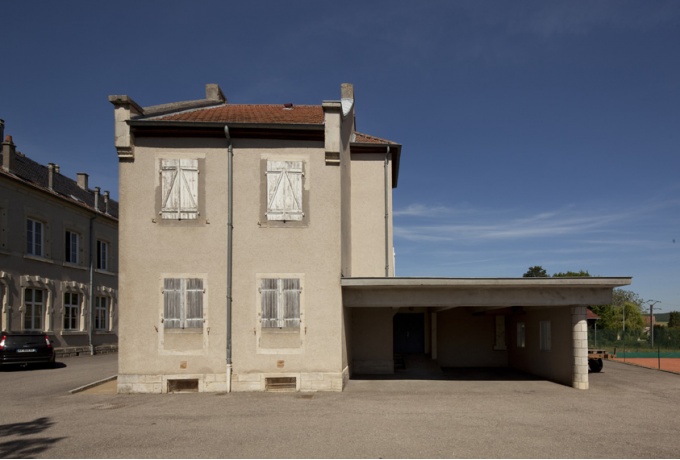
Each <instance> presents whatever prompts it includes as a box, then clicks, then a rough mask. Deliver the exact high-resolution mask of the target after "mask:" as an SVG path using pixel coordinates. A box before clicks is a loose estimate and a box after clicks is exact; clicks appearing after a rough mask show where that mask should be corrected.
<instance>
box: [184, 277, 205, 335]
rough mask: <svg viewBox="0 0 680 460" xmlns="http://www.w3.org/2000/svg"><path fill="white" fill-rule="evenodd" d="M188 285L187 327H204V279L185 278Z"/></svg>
mask: <svg viewBox="0 0 680 460" xmlns="http://www.w3.org/2000/svg"><path fill="white" fill-rule="evenodd" d="M183 281H184V282H185V286H186V302H185V307H186V308H185V315H184V316H185V318H184V326H183V327H185V328H202V327H203V280H202V279H201V278H189V279H186V280H183Z"/></svg>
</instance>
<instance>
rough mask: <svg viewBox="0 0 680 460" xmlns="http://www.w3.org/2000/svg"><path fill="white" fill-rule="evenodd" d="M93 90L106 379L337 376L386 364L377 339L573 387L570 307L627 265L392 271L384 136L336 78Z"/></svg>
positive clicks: (304, 381)
mask: <svg viewBox="0 0 680 460" xmlns="http://www.w3.org/2000/svg"><path fill="white" fill-rule="evenodd" d="M109 100H110V101H111V102H112V104H113V105H114V116H115V146H116V149H117V152H118V157H119V165H120V200H121V210H120V286H121V288H120V294H119V305H120V311H121V313H120V330H121V337H122V339H123V340H121V344H120V348H119V375H118V391H119V392H121V393H127V392H155V393H162V392H172V391H262V390H268V389H282V388H288V389H296V390H336V391H339V390H342V389H343V387H344V386H345V384H346V382H347V380H348V379H349V377H350V374H375V373H392V372H394V353H395V352H396V353H417V354H423V355H427V357H428V359H432V360H434V361H435V362H437V363H438V364H439V365H442V366H469V365H478V366H499V367H517V368H520V369H524V370H527V371H529V372H535V373H537V374H539V375H544V376H546V377H547V378H550V379H553V380H556V381H560V382H563V383H566V384H570V385H573V386H575V387H576V388H587V360H586V359H587V358H586V354H585V353H587V340H586V341H585V342H584V340H583V339H584V338H585V331H586V329H585V324H586V323H585V309H586V305H588V304H590V303H593V304H596V303H606V301H607V299H610V298H611V289H612V288H613V287H616V286H620V285H625V284H628V283H629V282H630V280H629V279H628V278H593V279H579V280H570V279H559V280H557V279H547V280H536V279H534V280H527V279H512V280H503V279H493V280H479V279H471V280H470V279H447V278H437V279H418V278H395V277H394V260H393V258H394V256H393V254H394V250H393V231H392V189H393V187H396V185H397V180H398V177H399V159H400V155H401V146H400V145H399V144H397V143H394V142H391V141H387V140H384V139H379V138H376V137H373V136H369V135H366V134H361V133H359V132H357V131H356V129H355V127H356V126H355V113H354V108H355V100H354V89H353V87H352V85H350V84H343V85H342V87H341V98H340V100H334V101H324V102H323V103H321V104H320V105H313V106H306V105H294V104H271V105H247V104H231V103H229V102H228V101H227V100H226V98H225V97H224V95H223V93H222V91H221V90H220V88H219V87H218V86H217V85H212V84H210V85H207V87H206V97H205V99H201V100H197V101H185V102H178V103H172V104H164V105H159V106H152V107H141V106H140V105H138V104H137V103H136V102H135V101H133V100H132V99H131V98H130V97H128V96H110V97H109ZM581 329H582V331H581ZM506 331H507V332H506ZM541 331H542V332H541ZM581 333H583V337H582V334H581ZM551 362H552V364H550V363H551ZM546 363H547V364H546ZM546 366H547V367H546ZM584 366H585V370H584Z"/></svg>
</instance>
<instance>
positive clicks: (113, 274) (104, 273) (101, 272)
mask: <svg viewBox="0 0 680 460" xmlns="http://www.w3.org/2000/svg"><path fill="white" fill-rule="evenodd" d="M94 272H95V273H99V274H101V275H108V276H116V274H115V273H113V272H110V271H108V270H102V269H100V268H95V270H94Z"/></svg>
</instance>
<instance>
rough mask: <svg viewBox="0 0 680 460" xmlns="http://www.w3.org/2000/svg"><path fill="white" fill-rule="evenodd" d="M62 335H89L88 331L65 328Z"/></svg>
mask: <svg viewBox="0 0 680 460" xmlns="http://www.w3.org/2000/svg"><path fill="white" fill-rule="evenodd" d="M61 335H87V332H84V331H70V330H65V331H61Z"/></svg>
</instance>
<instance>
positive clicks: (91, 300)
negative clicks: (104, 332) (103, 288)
mask: <svg viewBox="0 0 680 460" xmlns="http://www.w3.org/2000/svg"><path fill="white" fill-rule="evenodd" d="M96 218H97V216H92V217H90V230H89V238H90V261H89V262H90V295H89V297H90V298H89V301H88V302H89V304H90V308H89V310H90V313H89V316H90V324H89V327H88V328H87V343H88V345H89V346H90V355H94V344H93V343H92V330H93V329H94V308H93V304H94V251H95V245H94V220H95V219H96Z"/></svg>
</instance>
